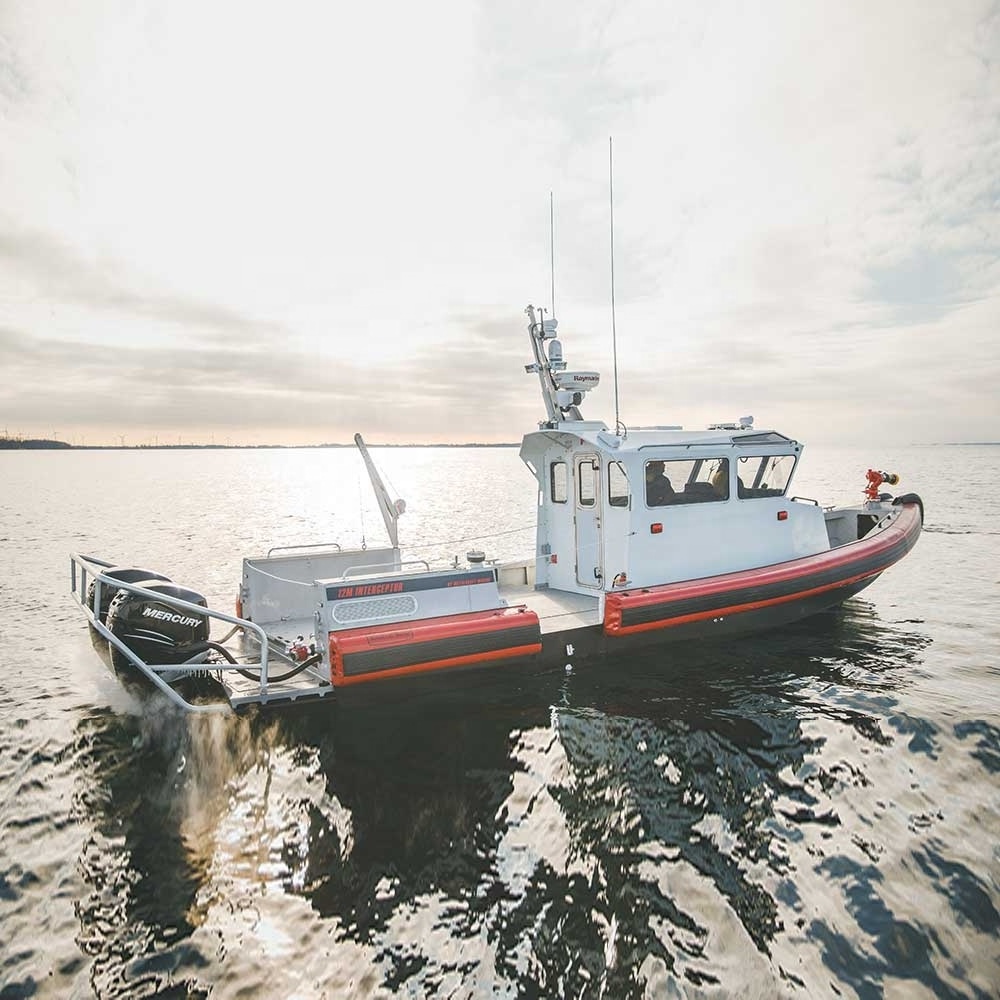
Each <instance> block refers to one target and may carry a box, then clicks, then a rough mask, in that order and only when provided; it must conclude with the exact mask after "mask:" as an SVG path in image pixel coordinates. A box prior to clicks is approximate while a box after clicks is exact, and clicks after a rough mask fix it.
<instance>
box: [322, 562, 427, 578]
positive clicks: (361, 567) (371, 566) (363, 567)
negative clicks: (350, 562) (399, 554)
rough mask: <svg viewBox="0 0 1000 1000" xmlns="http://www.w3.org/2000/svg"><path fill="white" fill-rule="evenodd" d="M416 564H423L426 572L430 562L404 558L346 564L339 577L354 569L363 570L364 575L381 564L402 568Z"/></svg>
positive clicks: (348, 574)
mask: <svg viewBox="0 0 1000 1000" xmlns="http://www.w3.org/2000/svg"><path fill="white" fill-rule="evenodd" d="M417 565H420V566H423V567H424V569H425V570H427V572H428V573H429V572H430V569H431V564H430V563H429V562H428V561H427V560H426V559H404V560H403V561H402V562H398V563H394V562H391V563H368V565H364V564H360V565H358V566H348V567H347V569H345V570H344V572H343V573H341V574H340V578H341V579H342V580H343V579H344V578H346V577H348V576H351V574H352V573H353V572H354V571H355V570H358V571H359V572H360V571H361V570H364V573H363V574H361V575H365V574H368V573H371V571H372V570H373V569H380V568H381V567H383V566H388V567H389V568H390V569H402V568H403V567H404V566H417Z"/></svg>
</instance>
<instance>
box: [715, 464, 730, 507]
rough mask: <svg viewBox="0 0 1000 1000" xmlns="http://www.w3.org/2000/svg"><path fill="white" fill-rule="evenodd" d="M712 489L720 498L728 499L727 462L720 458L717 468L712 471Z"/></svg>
mask: <svg viewBox="0 0 1000 1000" xmlns="http://www.w3.org/2000/svg"><path fill="white" fill-rule="evenodd" d="M712 489H713V490H715V495H716V496H717V497H718V498H719V499H720V500H728V499H729V462H727V461H726V459H722V460H720V462H719V466H718V468H717V469H716V470H715V472H713V473H712Z"/></svg>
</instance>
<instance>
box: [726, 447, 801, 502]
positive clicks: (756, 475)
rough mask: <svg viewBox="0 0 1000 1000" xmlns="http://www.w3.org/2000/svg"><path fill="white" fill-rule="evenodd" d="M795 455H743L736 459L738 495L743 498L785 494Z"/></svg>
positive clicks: (793, 466)
mask: <svg viewBox="0 0 1000 1000" xmlns="http://www.w3.org/2000/svg"><path fill="white" fill-rule="evenodd" d="M794 468H795V456H794V455H741V456H740V457H739V458H738V459H737V461H736V477H737V479H736V495H737V496H738V497H739V498H740V499H741V500H753V499H755V498H757V497H781V496H784V495H785V491H786V490H787V489H788V484H789V482H790V481H791V478H792V470H793V469H794Z"/></svg>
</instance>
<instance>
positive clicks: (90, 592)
mask: <svg viewBox="0 0 1000 1000" xmlns="http://www.w3.org/2000/svg"><path fill="white" fill-rule="evenodd" d="M101 572H102V574H103V575H104V576H110V577H111V578H112V579H113V580H121V582H122V583H141V581H142V580H161V581H163V582H165V583H170V582H171V581H170V577H169V576H164V575H163V574H162V573H154V572H153V571H152V570H150V569H136V568H134V567H132V566H114V567H112V568H111V569H105V570H102V571H101ZM96 588H97V581H96V580H91V581H90V586H89V587H88V588H87V607H88V608H90V609H91V610H92V611H93V609H94V591H95V590H96ZM117 594H118V588H117V587H115V586H114V585H113V584H110V583H102V584H101V604H100V607H99V608H98V609H97V618H98V621H100V623H101V624H102V625H106V624H107V623H108V608H109V607H110V606H111V602H112V601H113V600H114V599H115V596H116V595H117Z"/></svg>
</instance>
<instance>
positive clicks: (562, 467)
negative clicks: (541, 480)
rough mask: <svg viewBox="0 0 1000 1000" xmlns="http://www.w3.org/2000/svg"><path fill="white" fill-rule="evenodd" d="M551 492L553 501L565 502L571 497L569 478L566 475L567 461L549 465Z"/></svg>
mask: <svg viewBox="0 0 1000 1000" xmlns="http://www.w3.org/2000/svg"><path fill="white" fill-rule="evenodd" d="M549 492H550V493H551V494H552V502H553V503H565V502H566V501H567V500H568V499H569V480H568V479H567V476H566V463H565V462H553V463H552V464H551V465H550V466H549Z"/></svg>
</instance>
